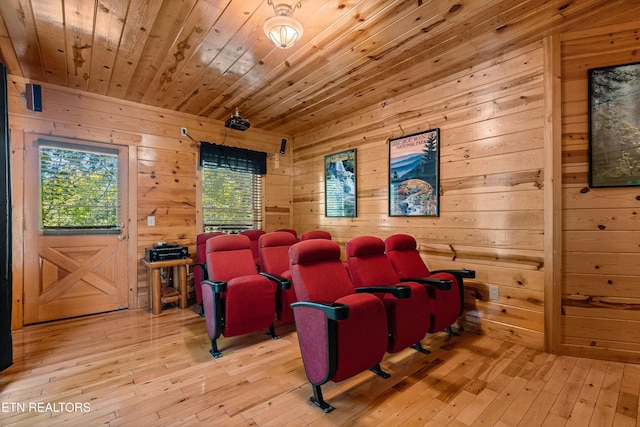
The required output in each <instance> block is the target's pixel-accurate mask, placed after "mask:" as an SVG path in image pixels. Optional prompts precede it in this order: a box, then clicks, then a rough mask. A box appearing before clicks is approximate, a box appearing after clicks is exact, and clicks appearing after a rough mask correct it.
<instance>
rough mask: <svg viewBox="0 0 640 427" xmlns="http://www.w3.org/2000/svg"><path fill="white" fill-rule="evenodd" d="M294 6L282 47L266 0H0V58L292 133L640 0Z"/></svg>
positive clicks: (370, 0)
mask: <svg viewBox="0 0 640 427" xmlns="http://www.w3.org/2000/svg"><path fill="white" fill-rule="evenodd" d="M274 2H275V3H286V2H289V4H294V2H295V0H274ZM300 3H301V5H300V8H298V9H296V10H295V12H294V14H293V16H294V17H295V18H296V19H298V20H299V21H300V22H301V23H302V24H303V26H304V36H303V37H302V40H301V41H300V42H298V43H297V44H296V45H295V46H294V47H292V48H290V49H286V50H285V49H279V48H276V47H274V46H273V45H272V44H271V42H270V41H269V40H268V39H267V37H266V36H265V35H264V32H263V30H262V26H263V23H264V21H265V20H266V19H267V18H269V17H270V16H273V15H274V11H273V8H272V7H271V6H269V5H268V4H267V0H96V1H93V0H2V1H0V14H1V16H2V20H1V21H0V49H1V56H2V60H3V62H4V63H5V64H6V65H7V67H8V69H9V73H10V74H13V75H17V76H23V77H25V78H28V79H32V80H36V81H40V82H47V83H51V84H55V85H61V86H68V87H71V88H76V89H80V90H83V91H88V92H93V93H98V94H102V95H107V96H110V97H115V98H120V99H125V100H129V101H133V102H138V103H142V104H147V105H154V106H158V107H162V108H168V109H172V110H177V111H182V112H186V113H190V114H195V115H200V116H206V117H210V118H213V119H219V120H225V119H226V118H227V117H229V116H230V115H231V114H233V113H234V112H235V109H236V108H238V109H240V114H241V115H242V116H243V117H246V118H248V119H249V120H250V121H251V124H252V126H254V127H259V128H262V129H265V130H274V131H279V132H283V133H286V134H289V135H295V134H296V133H297V132H302V131H305V130H309V129H312V128H314V127H317V126H321V125H323V124H326V123H331V122H333V121H335V120H337V119H339V118H340V117H342V116H344V115H346V114H349V113H352V112H353V111H356V110H358V109H359V108H362V107H364V106H369V105H374V104H376V103H381V102H384V100H385V99H388V98H389V97H392V96H396V95H398V94H401V93H403V92H407V91H410V90H412V89H414V88H416V87H418V86H421V85H424V84H426V83H428V82H429V81H433V80H434V79H437V78H439V77H441V76H443V75H448V74H451V73H454V72H456V71H458V70H462V69H465V68H469V67H472V66H473V65H474V64H476V63H478V62H480V61H483V60H486V59H487V58H491V57H496V55H499V54H500V53H502V52H506V51H508V50H510V49H512V48H514V47H518V46H521V45H525V44H527V43H531V42H533V41H536V40H540V37H541V35H544V34H548V33H550V32H552V31H569V30H571V31H575V30H579V29H581V28H583V27H584V26H586V25H591V26H593V25H598V26H603V25H610V24H614V23H616V22H628V21H631V20H633V19H638V18H639V17H640V11H639V10H638V9H640V8H639V6H638V0H546V1H542V0H522V1H514V0H394V1H392V0H302V1H301V2H300ZM603 16H606V17H607V18H606V20H605V19H603Z"/></svg>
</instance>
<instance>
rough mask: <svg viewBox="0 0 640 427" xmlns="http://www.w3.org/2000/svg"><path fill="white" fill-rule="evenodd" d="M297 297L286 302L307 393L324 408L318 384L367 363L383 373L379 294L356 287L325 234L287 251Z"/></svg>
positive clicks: (383, 336)
mask: <svg viewBox="0 0 640 427" xmlns="http://www.w3.org/2000/svg"><path fill="white" fill-rule="evenodd" d="M289 258H290V263H291V275H292V278H293V285H294V287H295V291H296V294H297V296H298V302H296V303H294V304H293V305H292V307H293V312H294V315H295V322H296V329H297V333H298V341H299V343H300V351H301V353H302V361H303V363H304V369H305V372H306V374H307V378H308V379H309V382H310V383H311V385H312V387H313V396H312V397H310V398H309V400H310V401H311V402H313V403H314V404H315V405H316V406H318V407H319V408H321V409H322V410H323V411H324V412H329V411H331V410H333V407H332V406H331V405H329V404H328V403H327V402H325V401H324V399H323V397H322V390H321V385H322V384H325V383H326V382H328V381H334V382H339V381H342V380H345V379H347V378H350V377H352V376H354V375H356V374H358V373H360V372H362V371H364V370H367V369H370V370H372V371H373V372H375V373H376V374H378V375H380V376H382V377H384V378H386V377H388V376H389V375H388V374H387V373H385V372H383V371H382V370H381V369H380V365H379V364H380V361H381V360H382V357H383V356H384V353H385V349H386V347H387V342H388V335H387V320H386V313H385V308H384V305H383V304H382V302H381V300H380V299H379V298H378V297H376V296H374V295H372V294H368V293H356V291H355V289H354V287H353V284H352V283H351V280H350V279H349V276H348V274H347V272H346V270H345V268H344V266H343V265H342V261H341V260H340V247H339V246H338V244H337V243H335V242H333V241H330V240H307V241H304V242H300V243H297V244H295V245H293V246H292V247H291V249H290V251H289Z"/></svg>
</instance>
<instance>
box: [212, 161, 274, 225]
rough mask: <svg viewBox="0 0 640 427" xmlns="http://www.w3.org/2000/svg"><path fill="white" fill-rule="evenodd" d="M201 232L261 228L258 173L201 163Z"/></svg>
mask: <svg viewBox="0 0 640 427" xmlns="http://www.w3.org/2000/svg"><path fill="white" fill-rule="evenodd" d="M202 213H203V220H204V231H224V232H227V233H237V232H240V231H242V230H248V229H253V228H256V229H260V228H262V184H261V177H260V175H259V174H254V173H251V172H238V171H232V170H230V169H226V168H222V167H218V166H210V165H206V164H205V165H203V166H202Z"/></svg>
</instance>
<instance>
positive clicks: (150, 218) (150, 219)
mask: <svg viewBox="0 0 640 427" xmlns="http://www.w3.org/2000/svg"><path fill="white" fill-rule="evenodd" d="M147 225H148V226H149V227H155V226H156V217H155V216H148V217H147Z"/></svg>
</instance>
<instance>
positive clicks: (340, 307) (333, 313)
mask: <svg viewBox="0 0 640 427" xmlns="http://www.w3.org/2000/svg"><path fill="white" fill-rule="evenodd" d="M296 307H310V308H315V309H317V310H321V311H322V312H324V313H325V314H326V315H327V317H328V318H329V319H331V320H345V319H347V318H348V317H349V306H348V305H346V304H340V303H336V302H319V301H299V302H294V303H293V304H291V308H293V309H294V310H295V309H296Z"/></svg>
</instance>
